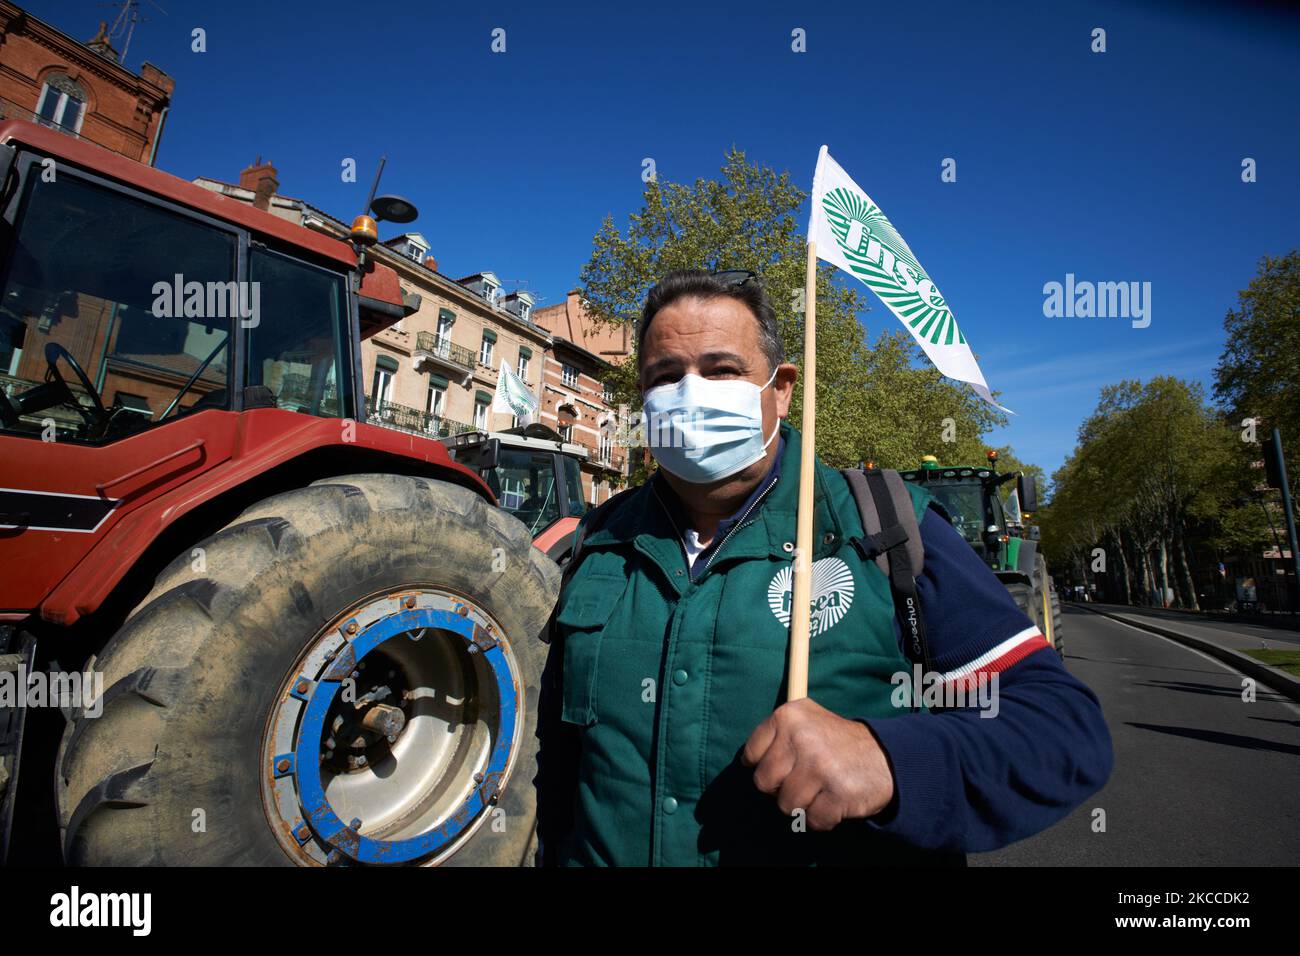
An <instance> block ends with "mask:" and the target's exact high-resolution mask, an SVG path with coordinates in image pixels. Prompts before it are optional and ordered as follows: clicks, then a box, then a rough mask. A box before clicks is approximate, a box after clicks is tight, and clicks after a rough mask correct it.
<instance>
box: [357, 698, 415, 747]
mask: <svg viewBox="0 0 1300 956" xmlns="http://www.w3.org/2000/svg"><path fill="white" fill-rule="evenodd" d="M361 726H362V727H364V728H366V730H369V731H371V732H372V733H376V734H380V735H382V736H385V737H388V739H390V740H391V739H393V737H394V736H395V735H397V734H400V733H401V732H402V728H403V727H405V726H406V714H404V713H402V710H401V708H400V707H394V706H392V705H391V704H376V705H375V706H373V707H371V708H370V709H369V710H368V711H366V714H365V716H364V717H362V718H361Z"/></svg>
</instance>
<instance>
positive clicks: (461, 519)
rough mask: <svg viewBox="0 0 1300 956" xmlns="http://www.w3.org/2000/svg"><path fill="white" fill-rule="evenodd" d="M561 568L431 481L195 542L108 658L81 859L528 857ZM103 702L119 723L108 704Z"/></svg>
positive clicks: (88, 727)
mask: <svg viewBox="0 0 1300 956" xmlns="http://www.w3.org/2000/svg"><path fill="white" fill-rule="evenodd" d="M558 586H559V570H558V569H557V568H556V566H555V564H554V563H553V562H552V561H550V560H548V559H547V558H546V557H545V556H544V555H543V554H541V553H540V552H538V551H536V550H535V549H534V548H533V547H532V543H531V541H530V540H529V538H528V535H527V532H526V530H525V529H524V527H523V525H521V524H520V523H519V522H518V521H516V520H515V519H514V518H512V517H511V516H510V515H508V514H506V513H505V512H503V511H501V510H499V509H497V508H494V507H492V506H491V505H490V504H489V503H488V502H487V501H485V500H484V499H483V498H481V497H480V496H478V495H477V494H475V493H474V492H473V491H470V490H468V489H465V488H461V487H458V486H454V485H451V484H447V483H445V482H441V481H436V480H432V479H427V478H417V477H408V476H400V475H387V474H371V475H351V476H347V477H341V478H330V479H327V480H324V481H320V482H317V483H316V484H314V485H312V486H310V487H307V488H302V489H299V490H295V491H290V492H286V493H284V494H280V495H276V496H274V497H271V498H268V499H266V500H265V501H262V502H260V503H258V504H256V505H254V506H253V507H251V508H249V509H248V510H247V511H245V512H244V513H243V514H242V515H241V516H240V517H239V518H238V519H237V520H236V521H234V522H233V523H232V524H230V525H228V526H227V527H226V528H224V529H223V530H221V531H219V532H218V533H217V534H215V535H213V536H212V537H211V538H208V539H207V540H205V541H202V542H200V543H199V544H198V545H197V546H196V547H195V548H194V549H193V550H192V551H191V552H190V553H188V554H183V555H181V556H180V557H178V558H177V559H176V560H175V561H174V562H173V563H172V564H171V565H170V566H169V567H168V568H167V569H166V570H165V571H164V572H163V573H162V574H161V575H160V576H159V578H158V580H157V583H156V585H155V587H154V589H153V591H152V592H151V593H150V594H149V595H148V597H146V598H145V600H144V602H143V603H141V605H140V606H139V607H138V608H137V609H136V610H135V611H134V613H133V614H132V615H131V617H130V618H129V619H128V620H127V621H126V623H125V624H124V625H123V627H122V629H121V630H120V631H119V632H118V633H117V634H116V635H115V636H114V637H113V638H112V639H111V641H109V643H108V644H107V645H106V646H105V648H104V649H103V651H102V653H101V654H100V655H99V656H98V658H97V659H95V660H94V662H93V667H94V671H95V672H96V673H97V674H99V675H102V677H103V688H104V690H103V693H102V696H101V697H99V698H98V699H97V700H96V701H94V702H92V705H91V707H90V709H89V710H86V711H83V712H78V713H77V714H76V715H75V718H74V719H73V720H72V721H71V722H70V723H69V725H68V728H67V731H66V733H65V735H64V738H63V742H62V745H61V747H60V753H59V760H58V765H57V772H56V781H55V785H56V793H57V797H58V801H59V813H60V825H61V828H62V830H63V833H64V856H65V858H66V859H67V861H68V862H69V863H75V864H125V865H189V864H193V865H252V866H267V865H283V864H290V863H297V864H301V865H313V864H327V865H353V864H432V863H452V864H457V865H459V864H467V865H512V866H513V865H521V864H525V865H526V864H530V863H531V862H532V857H531V849H532V847H533V846H534V845H535V839H534V832H533V831H534V829H535V805H536V801H535V796H534V792H533V786H532V778H533V776H534V775H535V766H536V763H535V739H534V735H535V727H536V720H537V688H538V685H539V683H540V675H541V671H542V665H543V663H544V658H545V650H546V648H545V645H543V644H542V643H541V642H540V641H539V640H538V637H539V635H540V634H541V632H542V629H543V627H544V626H545V624H546V620H547V617H548V615H549V613H550V610H551V606H552V605H553V603H554V601H555V598H556V594H557V591H558ZM96 710H98V711H102V712H101V713H100V714H99V715H98V716H95V715H94V714H93V713H91V711H96Z"/></svg>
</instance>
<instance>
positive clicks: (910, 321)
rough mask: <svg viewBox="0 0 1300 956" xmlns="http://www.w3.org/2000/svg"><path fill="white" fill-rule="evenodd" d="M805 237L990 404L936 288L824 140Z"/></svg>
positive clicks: (946, 370) (946, 369)
mask: <svg viewBox="0 0 1300 956" xmlns="http://www.w3.org/2000/svg"><path fill="white" fill-rule="evenodd" d="M808 239H809V241H810V242H815V243H816V244H817V258H818V259H825V260H826V261H827V262H829V263H830V264H831V265H833V266H838V267H839V268H841V269H843V270H845V271H846V272H849V273H851V274H852V275H854V276H856V277H857V278H858V279H859V280H860V281H861V282H862V283H863V284H864V285H865V286H866V287H867V288H869V289H870V290H871V291H872V292H874V293H876V295H877V296H879V298H880V301H881V302H883V303H885V305H887V306H888V307H889V310H890V311H891V312H893V313H894V315H895V316H897V317H898V320H899V321H900V322H902V323H903V325H905V326H906V327H907V330H908V331H909V332H911V333H912V337H913V338H914V339H916V341H917V344H918V345H920V346H921V348H922V349H924V350H925V354H926V355H927V356H929V359H930V361H931V362H933V363H934V367H935V368H937V369H938V370H939V371H940V372H942V373H943V374H944V375H946V376H948V377H949V378H955V379H957V380H958V381H961V382H969V383H970V385H971V386H972V387H973V388H974V389H975V393H976V394H977V395H979V396H980V398H982V399H984V400H985V401H986V402H988V403H989V404H990V405H993V406H995V407H997V408H1001V409H1002V410H1003V411H1004V412H1010V411H1011V409H1009V408H1003V407H1002V406H1001V405H998V403H997V402H995V401H993V395H992V394H991V393H990V392H989V387H988V385H987V384H986V383H985V381H984V374H983V373H982V372H981V371H980V367H979V365H978V364H976V362H975V355H974V353H973V352H971V350H970V345H969V343H967V341H966V337H965V336H964V335H962V333H961V329H959V328H957V320H956V319H954V318H953V315H952V310H951V309H949V308H948V303H947V301H946V300H945V299H944V297H943V295H942V294H941V293H940V292H939V289H938V288H937V287H936V286H935V284H934V282H933V281H931V279H930V277H929V275H927V274H926V271H925V270H924V269H922V268H921V264H920V263H919V262H917V260H916V256H914V255H913V254H912V250H911V249H910V248H908V245H907V243H906V242H904V241H903V237H902V236H900V235H899V234H898V232H897V231H896V230H895V229H894V226H893V224H892V223H891V222H890V221H889V220H888V219H886V218H885V214H884V213H883V212H881V210H880V207H879V206H877V205H876V204H875V203H874V202H872V201H871V197H870V196H868V195H867V194H866V193H865V192H863V191H862V189H861V187H859V186H858V184H857V183H855V182H854V181H853V180H852V179H850V178H849V174H848V173H846V172H845V171H844V170H843V169H841V168H840V164H839V163H837V162H835V160H833V159H831V155H830V153H828V152H827V151H826V147H825V146H823V147H822V148H821V152H820V153H818V154H817V172H816V173H815V174H814V175H813V191H812V216H811V218H810V220H809V222H808Z"/></svg>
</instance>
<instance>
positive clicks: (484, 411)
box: [474, 402, 488, 431]
mask: <svg viewBox="0 0 1300 956" xmlns="http://www.w3.org/2000/svg"><path fill="white" fill-rule="evenodd" d="M487 416H488V403H487V402H475V403H474V427H475V428H477V429H480V430H483V431H486V430H487Z"/></svg>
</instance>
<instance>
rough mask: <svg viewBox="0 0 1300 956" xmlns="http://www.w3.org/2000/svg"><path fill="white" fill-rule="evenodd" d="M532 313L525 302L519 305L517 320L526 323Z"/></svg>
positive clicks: (531, 309)
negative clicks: (519, 319)
mask: <svg viewBox="0 0 1300 956" xmlns="http://www.w3.org/2000/svg"><path fill="white" fill-rule="evenodd" d="M532 312H533V307H532V306H531V305H529V304H528V303H527V302H520V303H519V318H521V319H523V320H524V321H525V322H527V321H528V317H529V316H530V315H532Z"/></svg>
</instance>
